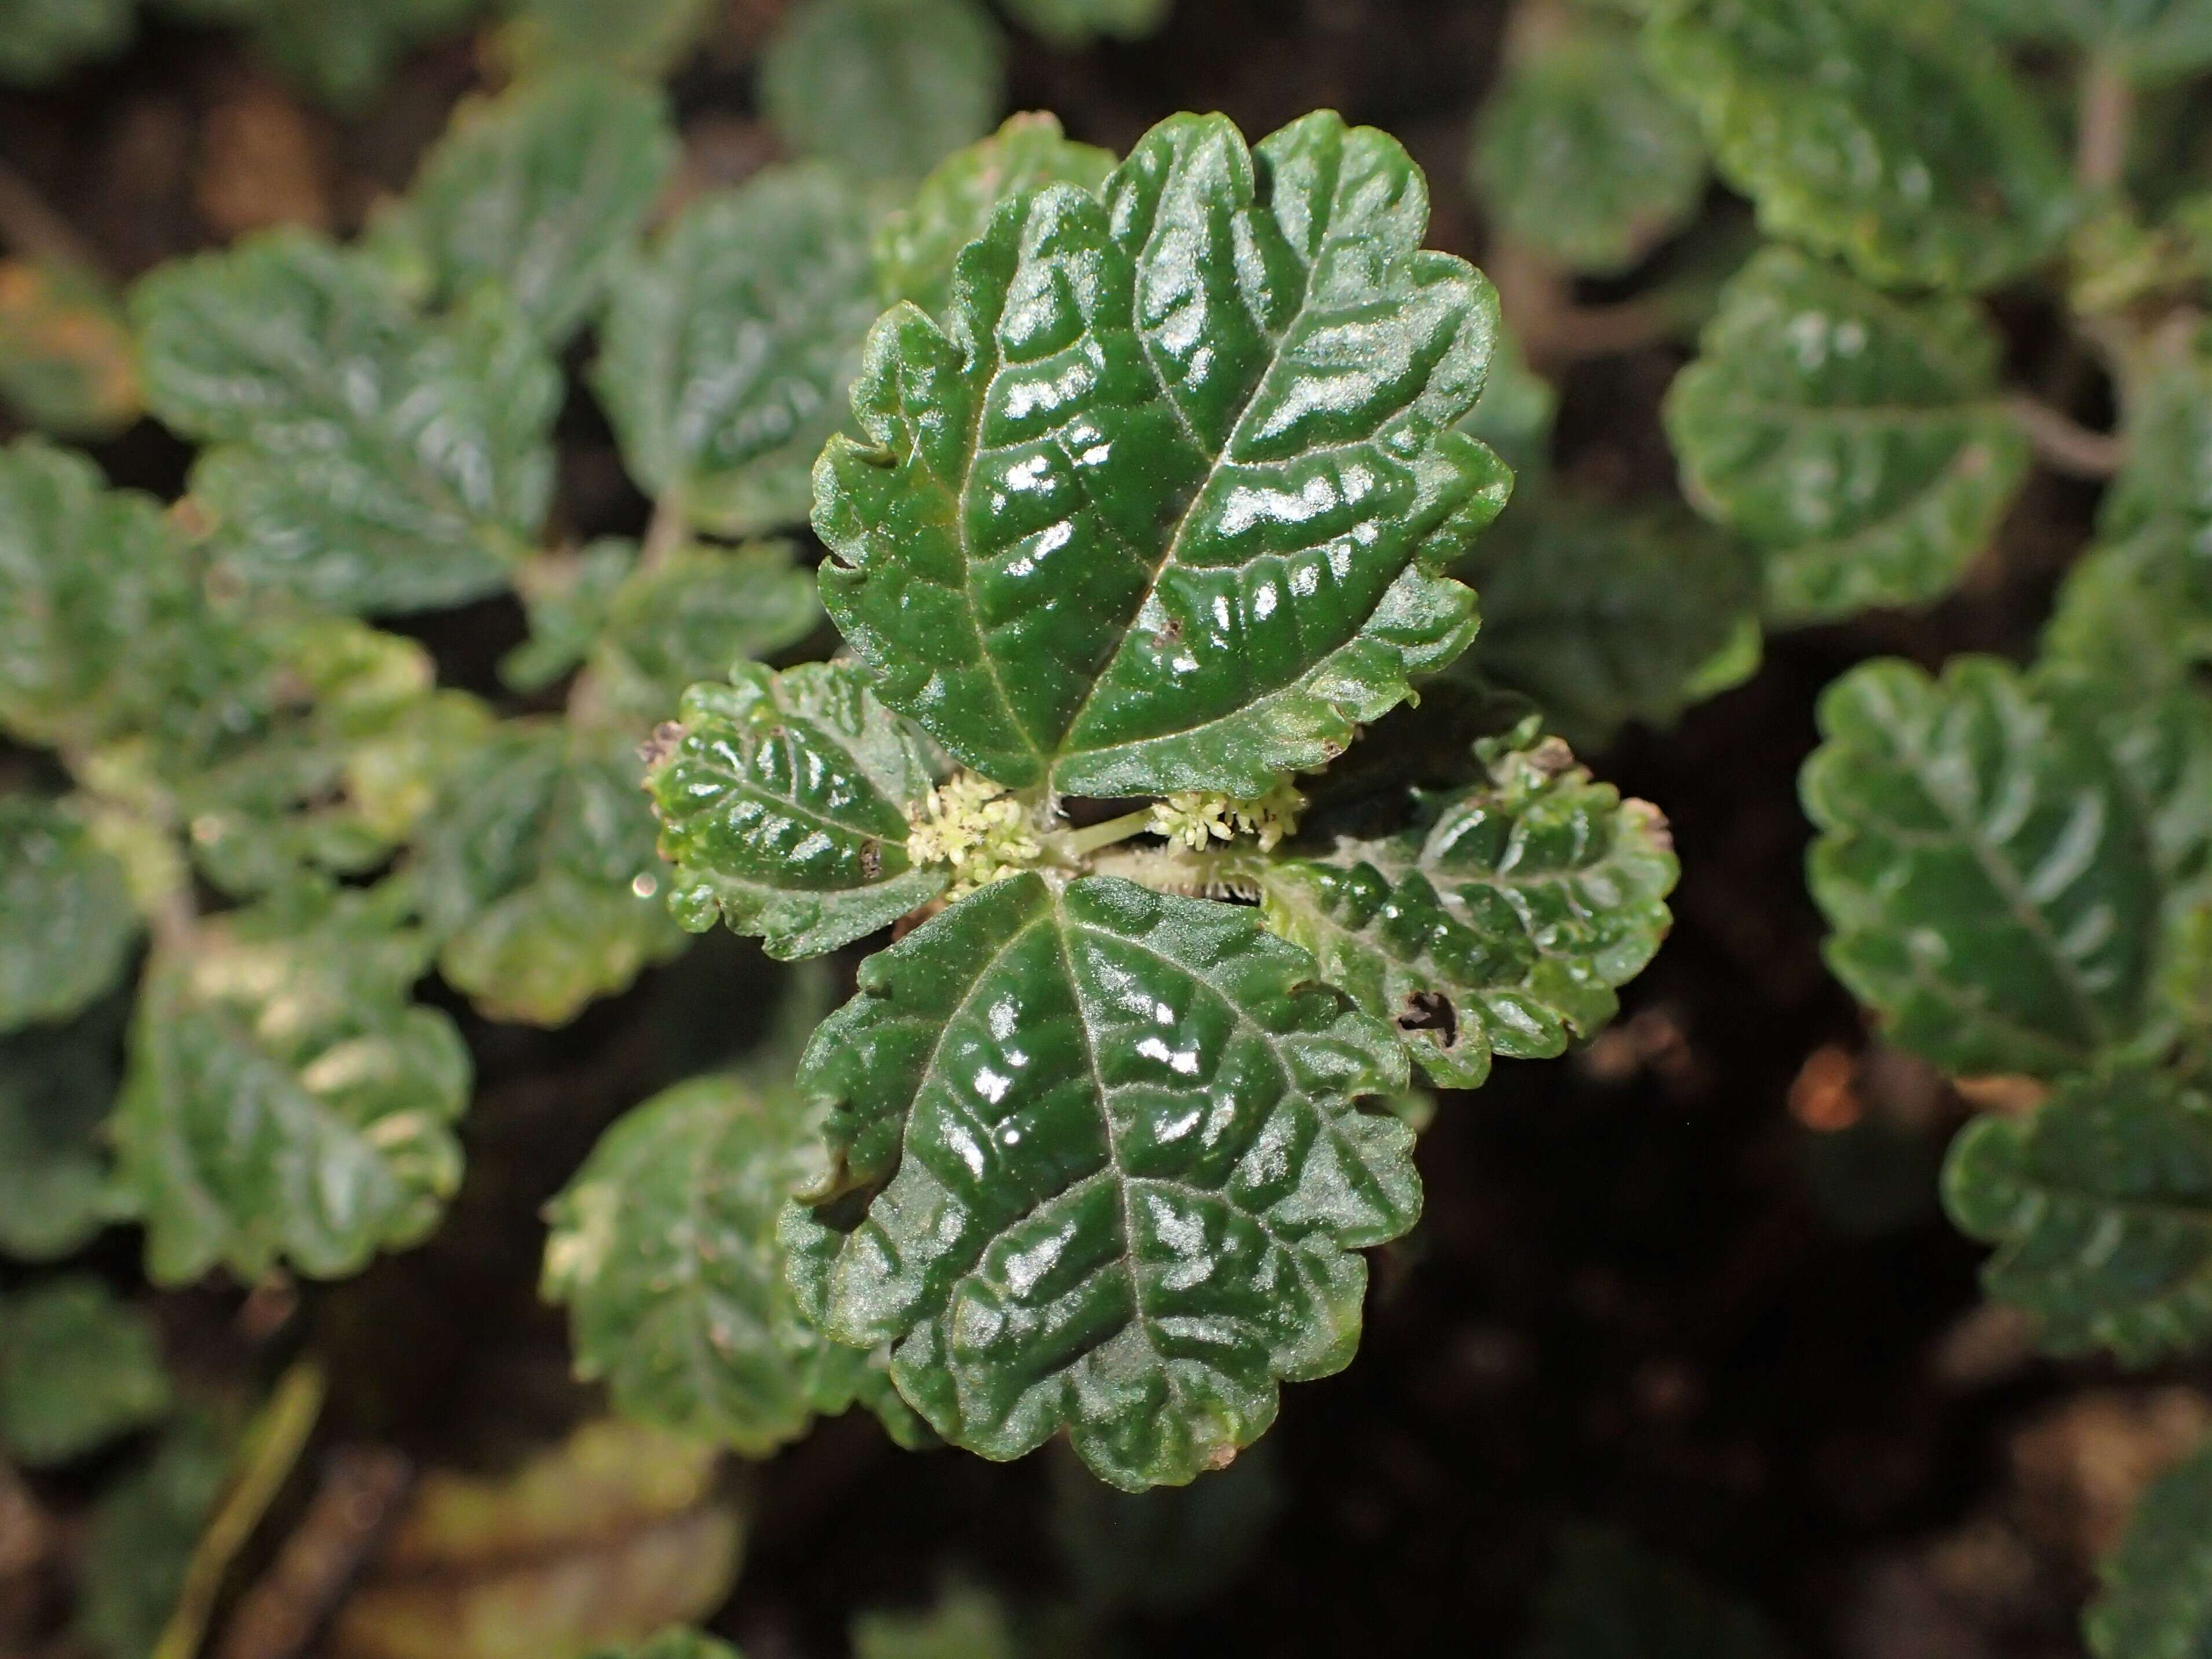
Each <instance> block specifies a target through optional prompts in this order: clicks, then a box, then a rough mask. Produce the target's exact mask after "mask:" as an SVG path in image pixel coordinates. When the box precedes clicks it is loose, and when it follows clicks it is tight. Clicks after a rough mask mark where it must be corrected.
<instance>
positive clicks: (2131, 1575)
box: [2081, 1444, 2212, 1659]
mask: <svg viewBox="0 0 2212 1659" xmlns="http://www.w3.org/2000/svg"><path fill="white" fill-rule="evenodd" d="M2097 1576H2098V1577H2099V1578H2100V1579H2101V1580H2102V1581H2103V1589H2101V1590H2100V1593H2099V1594H2098V1595H2097V1597H2096V1599H2095V1600H2093V1601H2091V1602H2090V1603H2089V1607H2088V1610H2087V1613H2085V1614H2084V1615H2083V1617H2082V1621H2081V1624H2082V1633H2083V1634H2084V1635H2085V1636H2086V1637H2087V1639H2088V1644H2089V1651H2090V1652H2091V1653H2092V1654H2093V1655H2094V1656H2095V1659H2193V1656H2195V1655H2197V1654H2201V1653H2203V1651H2204V1649H2205V1645H2206V1644H2208V1643H2212V1444H2208V1445H2204V1446H2200V1447H2198V1448H2197V1450H2196V1451H2194V1452H2193V1453H2191V1455H2189V1456H2188V1457H2187V1458H2185V1460H2183V1462H2181V1463H2179V1465H2177V1466H2176V1467H2175V1468H2171V1469H2168V1470H2167V1471H2166V1473H2165V1474H2161V1475H2160V1476H2159V1478H2158V1479H2157V1480H2154V1481H2153V1482H2152V1483H2151V1484H2150V1486H2149V1487H2148V1489H2147V1490H2146V1491H2145V1492H2143V1494H2142V1498H2139V1499H2138V1500H2136V1510H2135V1514H2134V1515H2133V1516H2131V1517H2130V1519H2129V1522H2128V1529H2127V1532H2126V1534H2125V1535H2124V1536H2123V1537H2122V1538H2121V1540H2120V1545H2119V1547H2118V1549H2116V1550H2114V1551H2113V1552H2112V1554H2111V1555H2109V1556H2107V1557H2106V1559H2104V1560H2103V1561H2102V1562H2100V1563H2099V1564H2098V1568H2097Z"/></svg>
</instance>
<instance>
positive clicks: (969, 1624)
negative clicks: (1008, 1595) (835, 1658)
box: [852, 1585, 1021, 1659]
mask: <svg viewBox="0 0 2212 1659" xmlns="http://www.w3.org/2000/svg"><path fill="white" fill-rule="evenodd" d="M852 1637H853V1659H1019V1656H1020V1653H1021V1647H1020V1645H1019V1644H1018V1643H1017V1642H1016V1641H1015V1640H1014V1630H1013V1625H1012V1621H1011V1620H1008V1619H1007V1617H1006V1609H1005V1608H1004V1607H1001V1606H1000V1603H999V1598H998V1597H997V1596H995V1595H992V1594H991V1593H990V1592H989V1591H988V1590H980V1589H965V1588H962V1587H959V1586H957V1585H956V1586H950V1587H948V1588H947V1589H945V1591H944V1592H943V1593H942V1594H941V1595H939V1597H938V1598H937V1605H936V1606H935V1607H932V1608H931V1609H930V1610H929V1611H928V1612H927V1613H862V1614H860V1617H859V1618H857V1619H855V1620H853V1628H852Z"/></svg>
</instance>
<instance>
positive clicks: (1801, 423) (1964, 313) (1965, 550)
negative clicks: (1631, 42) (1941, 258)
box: [1666, 248, 2029, 622]
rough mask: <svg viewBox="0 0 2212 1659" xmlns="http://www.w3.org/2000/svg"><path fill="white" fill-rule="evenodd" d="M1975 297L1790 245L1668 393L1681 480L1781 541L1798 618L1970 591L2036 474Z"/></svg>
mask: <svg viewBox="0 0 2212 1659" xmlns="http://www.w3.org/2000/svg"><path fill="white" fill-rule="evenodd" d="M2002 357H2003V343H2002V341H2001V340H2000V339H1999V338H1998V337H1997V333H1996V330H1995V329H1994V328H1993V327H1992V326H1990V323H1989V320H1988V319H1987V318H1985V317H1984V315H1983V314H1982V312H1981V310H1980V307H1978V306H1977V305H1975V304H1974V303H1973V302H1972V301H1969V300H1964V299H1955V298H1945V297H1941V296H1938V297H1936V298H1932V299H1919V300H1905V299H1896V298H1893V297H1891V296H1890V295H1884V294H1881V293H1877V292H1876V291H1875V289H1870V288H1869V287H1867V286H1866V285H1865V284H1863V283H1859V282H1857V281H1855V280H1853V279H1852V278H1851V277H1850V276H1845V275H1844V273H1843V272H1842V271H1840V270H1836V269H1835V268H1834V267H1832V266H1830V265H1825V264H1821V263H1820V262H1819V261H1817V260H1814V259H1811V258H1807V257H1806V256H1805V255H1803V254H1802V253H1799V252H1796V251H1795V250H1793V249H1790V248H1769V249H1767V250H1766V251H1765V252H1763V253H1762V254H1760V255H1759V258H1756V259H1754V260H1753V261H1752V263H1751V264H1750V265H1749V266H1748V267H1747V268H1746V270H1744V272H1743V274H1742V275H1741V276H1738V277H1737V278H1736V279H1735V281H1734V282H1733V283H1730V284H1729V287H1728V289H1727V292H1726V294H1725V295H1723V300H1722V303H1721V310H1720V314H1719V315H1718V316H1717V317H1715V318H1714V319H1713V320H1712V322H1711V325H1709V326H1708V327H1707V328H1706V330H1705V335H1704V337H1703V338H1702V340H1701V341H1700V343H1699V357H1698V360H1697V362H1694V363H1692V364H1691V365H1690V367H1689V368H1686V369H1685V370H1683V371H1682V374H1681V375H1680V378H1678V379H1677V380H1675V382H1674V387H1673V389H1672V390H1671V391H1670V392H1668V398H1667V411H1666V412H1667V430H1668V436H1669V437H1670V438H1671V439H1672V440H1673V441H1674V453H1675V454H1676V455H1677V456H1679V457H1680V459H1681V463H1682V474H1683V489H1684V491H1685V493H1686V495H1688V496H1689V498H1690V500H1691V501H1692V502H1693V503H1694V504H1695V505H1697V506H1698V507H1699V509H1700V510H1702V511H1703V512H1705V513H1706V514H1707V516H1709V517H1711V518H1712V519H1713V520H1716V521H1717V522H1719V523H1721V524H1723V525H1725V526H1728V527H1729V528H1730V529H1732V530H1734V531H1735V532H1738V533H1739V534H1741V535H1742V536H1744V537H1746V538H1748V539H1749V540H1751V541H1752V542H1753V543H1756V544H1758V545H1759V547H1761V548H1762V549H1763V550H1765V554H1766V594H1767V599H1766V602H1767V609H1768V611H1769V612H1770V613H1771V615H1773V616H1775V617H1778V618H1779V619H1781V620H1783V621H1786V622H1809V621H1817V620H1821V619H1825V618H1828V617H1841V616H1847V615H1849V614H1850V613H1851V612H1852V611H1861V610H1865V609H1867V608H1869V607H1870V606H1874V605H1921V604H1925V603H1927V602H1928V601H1929V600H1931V599H1936V598H1939V597H1940V596H1942V594H1944V593H1946V592H1949V591H1950V589H1951V588H1952V587H1954V586H1956V585H1957V583H1958V581H1959V579H1960V577H1961V576H1962V575H1964V574H1966V567H1967V566H1968V565H1969V564H1970V563H1971V562H1972V561H1973V559H1974V558H1975V556H1977V555H1978V554H1979V553H1980V552H1981V551H1982V550H1983V549H1984V548H1985V547H1987V546H1988V545H1989V544H1990V541H1991V540H1992V539H1993V538H1994V537H1995V535H1996V529H1997V526H1998V524H1999V523H2000V521H2001V520H2002V519H2003V517H2004V514H2005V511H2006V509H2007V508H2008V507H2009V506H2010V505H2011V503H2012V500H2013V497H2014V496H2015V495H2016V494H2017V493H2018V492H2019V489H2020V486H2021V483H2022V482H2023V481H2024V480H2025V479H2026V478H2027V471H2028V464H2029V454H2028V445H2027V439H2026V438H2025V437H2024V436H2022V435H2021V433H2020V431H2019V430H2018V429H2017V428H2015V425H2014V423H2013V421H2012V417H2011V416H2010V414H2009V413H2008V410H2007V409H2006V407H2005V404H2004V401H2003V390H2002V385H2001V383H2000V380H1999V378H1998V374H1999V368H2000V364H2001V362H2002Z"/></svg>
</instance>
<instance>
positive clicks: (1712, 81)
mask: <svg viewBox="0 0 2212 1659" xmlns="http://www.w3.org/2000/svg"><path fill="white" fill-rule="evenodd" d="M1645 51H1646V53H1647V55H1648V57H1649V58H1650V63H1651V65H1652V67H1653V69H1654V70H1656V72H1657V74H1658V76H1659V78H1660V79H1661V81H1662V82H1663V83H1665V84H1666V86H1667V87H1668V88H1669V89H1670V90H1672V91H1673V93H1674V95H1675V96H1676V97H1678V98H1680V100H1682V101H1683V102H1684V103H1685V104H1686V105H1687V106H1689V107H1690V108H1692V109H1693V110H1695V111H1696V112H1697V114H1698V117H1699V121H1700V122H1701V123H1702V124H1703V125H1704V127H1705V138H1706V141H1707V142H1708V143H1710V144H1711V146H1712V149H1713V154H1714V157H1715V165H1716V166H1717V168H1718V169H1719V171H1720V173H1721V175H1722V177H1723V178H1724V179H1727V180H1728V182H1729V184H1731V185H1735V187H1736V188H1737V189H1739V190H1741V191H1743V193H1744V194H1745V195H1747V196H1748V197H1751V198H1752V200H1753V202H1754V203H1755V204H1757V205H1758V208H1759V223H1760V225H1761V226H1762V227H1763V228H1765V230H1766V231H1767V232H1768V233H1769V234H1771V235H1775V236H1778V237H1783V238H1785V239H1788V240H1795V241H1801V242H1803V243H1805V244H1806V245H1808V246H1810V247H1813V248H1814V249H1817V250H1819V251H1820V252H1825V253H1834V254H1839V255H1841V256H1842V257H1843V258H1845V259H1847V260H1849V261H1850V264H1851V265H1852V266H1853V268H1854V269H1855V270H1857V272H1858V273H1859V274H1860V275H1861V276H1863V277H1865V278H1866V279H1867V280H1868V281H1869V282H1873V283H1881V284H1884V285H1887V286H1913V287H1929V288H1939V289H1973V290H1980V289H1989V288H1994V287H1996V286H1997V285H1998V284H2000V283H2004V282H2008V281H2009V280H2010V279H2011V278H2013V277H2015V276H2019V275H2021V273H2022V272H2024V271H2026V270H2028V269H2029V268H2030V267H2032V266H2033V265H2035V264H2039V263H2040V262H2041V261H2042V260H2043V259H2044V258H2045V257H2047V256H2048V255H2049V254H2050V253H2051V252H2052V251H2053V250H2054V249H2055V248H2056V246H2057V242H2058V240H2059V238H2060V237H2061V236H2062V235H2063V234H2064V232H2065V230H2066V228H2067V227H2068V224H2069V222H2070V220H2071V218H2072V216H2073V212H2074V198H2073V190H2072V179H2071V175H2070V173H2069V170H2068V168H2067V166H2066V161H2065V158H2064V157H2063V155H2061V154H2060V151H2059V149H2058V145H2057V141H2056V140H2055V138H2054V137H2053V136H2052V133H2051V126H2050V125H2049V123H2048V121H2047V119H2046V118H2045V114H2044V112H2043V111H2042V109H2041V108H2040V107H2039V106H2038V104H2037V102H2036V100H2035V99H2034V97H2033V95H2032V94H2030V93H2029V91H2028V90H2027V88H2026V87H2025V86H2024V85H2023V84H2022V82H2021V80H2020V79H2019V77H2018V76H2016V75H2015V72H2014V70H2013V69H2012V68H2011V66H2010V65H2009V64H2008V63H2007V62H2006V61H2005V59H2004V58H2003V57H2002V54H2001V53H2000V52H1998V51H1997V49H1996V46H1995V45H1994V44H1993V43H1992V42H1991V41H1990V40H1989V39H1988V38H1987V37H1986V36H1985V35H1984V34H1983V33H1980V32H1979V31H1978V30H1976V29H1974V28H1972V27H1966V26H1963V25H1962V24H1961V23H1960V21H1959V20H1958V18H1957V17H1956V16H1955V15H1954V10H1953V9H1952V8H1948V7H1936V6H1929V5H1927V4H1925V3H1923V0H1659V3H1658V4H1657V5H1656V8H1655V9H1654V12H1653V15H1652V19H1651V22H1650V25H1649V27H1648V31H1647V33H1646V35H1645Z"/></svg>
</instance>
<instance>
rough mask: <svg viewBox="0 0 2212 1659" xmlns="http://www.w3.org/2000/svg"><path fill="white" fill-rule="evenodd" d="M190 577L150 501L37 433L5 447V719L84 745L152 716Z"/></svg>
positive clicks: (1, 473) (36, 735)
mask: <svg viewBox="0 0 2212 1659" xmlns="http://www.w3.org/2000/svg"><path fill="white" fill-rule="evenodd" d="M187 580H188V578H187V575H186V572H185V566H184V563H183V562H182V557H181V555H180V554H179V551H178V549H177V547H176V546H175V544H174V543H173V541H172V540H171V539H170V538H169V535H168V532H167V528H166V527H165V526H164V525H163V523H162V520H161V509H160V508H159V507H158V506H156V504H155V502H154V501H152V500H151V499H150V498H149V497H147V496H144V495H138V494H137V492H135V491H129V490H110V489H106V481H105V480H104V479H103V478H102V477H101V476H100V471H99V469H97V468H96V467H94V465H92V464H91V463H90V462H89V461H88V460H85V459H83V458H82V457H81V456H78V455H75V454H72V453H69V452H68V451H65V450H61V449H57V448H55V447H52V445H50V444H47V443H45V442H43V441H40V440H39V439H36V438H26V439H22V440H20V441H17V442H15V443H14V444H11V445H9V446H8V447H5V448H0V722H4V723H5V724H6V726H7V727H8V729H9V732H11V733H13V734H14V735H15V736H16V737H18V738H22V739H23V740H25V741H27V742H30V743H37V744H70V745H73V746H80V747H82V746H88V745H90V744H96V743H99V742H100V741H101V740H103V739H105V738H111V737H114V736H116V735H118V733H120V732H123V731H125V730H127V729H128V728H129V727H131V726H133V725H135V724H137V723H138V722H139V721H140V720H143V719H145V718H147V717H148V715H149V714H150V712H151V711H152V710H153V708H155V705H156V704H157V703H158V702H159V701H160V690H161V689H160V686H159V684H158V683H155V681H154V680H153V678H152V677H150V676H149V673H148V658H149V654H151V653H149V649H148V647H149V645H153V644H155V643H156V642H157V641H158V640H159V639H160V637H161V635H164V634H165V633H167V632H168V631H169V630H170V629H172V628H173V625H174V623H175V622H176V620H177V617H178V614H179V611H181V610H183V609H184V608H185V605H186V599H185V587H186V584H187Z"/></svg>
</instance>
